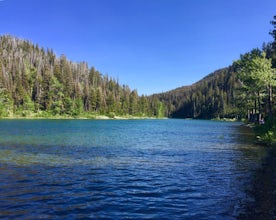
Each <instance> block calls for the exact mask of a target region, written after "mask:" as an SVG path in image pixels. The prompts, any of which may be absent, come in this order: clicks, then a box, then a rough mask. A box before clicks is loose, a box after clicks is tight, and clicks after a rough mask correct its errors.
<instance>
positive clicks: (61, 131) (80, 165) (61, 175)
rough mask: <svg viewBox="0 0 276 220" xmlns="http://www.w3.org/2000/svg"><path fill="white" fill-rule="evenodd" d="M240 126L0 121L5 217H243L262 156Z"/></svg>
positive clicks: (1, 210) (0, 192) (0, 203)
mask: <svg viewBox="0 0 276 220" xmlns="http://www.w3.org/2000/svg"><path fill="white" fill-rule="evenodd" d="M251 138H252V136H251V135H250V133H248V131H247V130H246V129H245V128H244V127H243V126H241V124H240V123H229V122H216V121H201V120H0V218H1V219H81V218H83V219H86V218H87V219H89V218H91V219H99V218H104V219H125V218H130V219H145V218H146V219H235V218H236V217H237V216H238V215H239V213H241V212H243V209H244V207H245V205H246V204H247V203H248V202H250V201H251V200H252V198H251V197H250V196H249V195H248V193H247V192H248V190H249V187H250V180H251V178H252V173H253V172H254V171H255V170H256V169H257V168H258V167H259V166H260V163H261V162H260V160H261V159H262V157H263V155H264V150H263V149H262V148H261V147H258V146H255V145H251V144H250V143H251V141H252V140H251Z"/></svg>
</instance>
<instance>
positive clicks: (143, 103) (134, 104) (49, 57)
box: [0, 35, 164, 117]
mask: <svg viewBox="0 0 276 220" xmlns="http://www.w3.org/2000/svg"><path fill="white" fill-rule="evenodd" d="M97 114H102V115H108V116H111V117H114V116H115V115H119V116H122V115H123V116H126V115H132V116H154V117H162V116H163V115H164V107H163V105H162V103H161V102H160V101H159V100H158V99H157V98H154V97H145V96H141V97H139V96H138V94H137V91H136V90H131V89H130V88H129V87H128V86H126V85H120V84H119V82H118V80H117V79H114V78H112V77H109V76H108V75H102V74H101V73H100V72H99V71H97V70H96V69H95V68H94V67H91V68H89V67H88V64H87V63H85V62H80V63H76V62H72V61H70V60H68V59H67V58H66V56H65V55H62V56H60V57H57V56H56V55H55V54H54V52H53V50H51V49H46V50H45V49H44V48H40V47H39V46H38V45H34V44H33V43H31V42H29V41H27V40H23V39H19V38H16V37H13V36H9V35H5V36H1V37H0V116H1V117H10V116H30V117H33V116H37V117H50V116H57V115H62V116H73V117H80V116H85V117H93V116H95V115H97Z"/></svg>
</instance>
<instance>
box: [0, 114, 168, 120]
mask: <svg viewBox="0 0 276 220" xmlns="http://www.w3.org/2000/svg"><path fill="white" fill-rule="evenodd" d="M17 119H18V120H24V119H26V120H27V119H28V120H36V119H39V120H44V119H45V120H66V119H68V120H74V119H76V120H82V119H83V120H132V119H133V120H142V119H167V118H166V117H148V116H133V115H120V116H118V115H101V114H89V115H78V116H71V115H49V116H40V115H29V116H20V115H12V116H7V117H0V120H17Z"/></svg>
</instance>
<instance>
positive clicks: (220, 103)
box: [153, 66, 240, 119]
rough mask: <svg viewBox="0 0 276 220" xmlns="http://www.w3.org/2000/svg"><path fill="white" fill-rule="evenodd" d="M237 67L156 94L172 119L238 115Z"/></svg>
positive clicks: (220, 70)
mask: <svg viewBox="0 0 276 220" xmlns="http://www.w3.org/2000/svg"><path fill="white" fill-rule="evenodd" d="M239 85H240V83H239V82H238V80H237V77H236V73H235V71H234V68H233V66H229V67H226V68H222V69H219V70H216V71H215V72H213V73H211V74H209V75H207V76H206V77H204V78H203V79H201V80H200V81H198V82H196V83H194V84H192V85H190V86H183V87H180V88H177V89H174V90H171V91H168V92H165V93H160V94H155V95H153V96H154V97H157V98H158V99H159V100H160V101H161V102H163V103H164V104H165V106H166V109H167V115H168V116H169V117H172V118H203V119H210V118H224V117H231V118H233V117H236V116H237V115H238V109H237V107H236V100H235V88H237V87H239Z"/></svg>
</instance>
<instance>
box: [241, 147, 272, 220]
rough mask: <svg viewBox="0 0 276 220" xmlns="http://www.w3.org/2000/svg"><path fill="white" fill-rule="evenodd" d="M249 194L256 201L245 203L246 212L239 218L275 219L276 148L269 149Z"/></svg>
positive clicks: (256, 173) (245, 219)
mask: <svg viewBox="0 0 276 220" xmlns="http://www.w3.org/2000/svg"><path fill="white" fill-rule="evenodd" d="M248 194H249V195H250V196H252V198H254V201H252V202H250V203H248V204H246V205H245V209H244V212H243V213H241V214H240V215H239V216H238V217H237V219H240V220H247V219H248V220H249V219H250V220H251V219H260V220H266V219H275V218H276V149H275V148H274V147H270V148H268V149H267V156H266V157H264V158H263V161H262V164H261V166H260V168H259V169H258V170H256V172H254V176H253V178H252V182H251V189H250V190H249V192H248Z"/></svg>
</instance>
